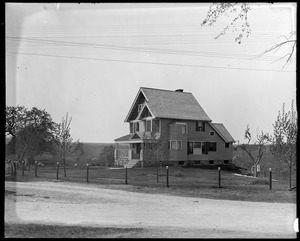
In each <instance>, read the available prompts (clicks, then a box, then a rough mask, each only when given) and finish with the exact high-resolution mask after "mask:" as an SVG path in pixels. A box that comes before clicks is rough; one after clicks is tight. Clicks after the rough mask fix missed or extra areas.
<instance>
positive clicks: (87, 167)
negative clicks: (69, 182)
mask: <svg viewBox="0 0 300 241" xmlns="http://www.w3.org/2000/svg"><path fill="white" fill-rule="evenodd" d="M86 182H89V164H88V163H87V164H86Z"/></svg>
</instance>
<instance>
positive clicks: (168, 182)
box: [166, 166, 169, 187]
mask: <svg viewBox="0 0 300 241" xmlns="http://www.w3.org/2000/svg"><path fill="white" fill-rule="evenodd" d="M166 169H167V187H169V167H168V166H166Z"/></svg>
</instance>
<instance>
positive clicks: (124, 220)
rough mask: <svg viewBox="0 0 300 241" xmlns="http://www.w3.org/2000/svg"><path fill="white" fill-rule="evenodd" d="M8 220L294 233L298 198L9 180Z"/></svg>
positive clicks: (167, 230)
mask: <svg viewBox="0 0 300 241" xmlns="http://www.w3.org/2000/svg"><path fill="white" fill-rule="evenodd" d="M5 190H6V194H7V195H5V222H8V223H44V224H61V225H84V226H94V227H98V226H101V227H136V228H137V227H140V228H145V229H146V230H147V233H145V234H144V236H142V237H161V238H172V237H178V238H187V237H188V238H295V237H296V234H295V232H294V230H293V222H294V220H295V218H296V204H287V203H263V202H245V201H228V200H212V199H201V198H191V197H176V196H169V195H161V194H147V193H136V192H128V191H123V190H111V189H104V188H101V187H99V186H96V185H93V184H84V183H83V184H72V183H59V182H18V183H15V182H5Z"/></svg>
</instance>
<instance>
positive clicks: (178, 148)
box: [177, 141, 182, 150]
mask: <svg viewBox="0 0 300 241" xmlns="http://www.w3.org/2000/svg"><path fill="white" fill-rule="evenodd" d="M177 150H182V145H181V141H177Z"/></svg>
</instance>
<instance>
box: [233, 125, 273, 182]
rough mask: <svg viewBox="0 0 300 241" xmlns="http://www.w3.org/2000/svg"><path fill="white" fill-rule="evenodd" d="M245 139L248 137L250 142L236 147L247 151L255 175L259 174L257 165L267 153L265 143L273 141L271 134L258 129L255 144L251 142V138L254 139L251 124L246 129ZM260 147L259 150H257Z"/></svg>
mask: <svg viewBox="0 0 300 241" xmlns="http://www.w3.org/2000/svg"><path fill="white" fill-rule="evenodd" d="M244 139H247V140H248V142H247V143H246V144H239V145H238V146H237V147H236V149H238V148H240V149H241V150H243V151H244V152H246V153H247V155H248V156H249V157H250V159H251V168H253V175H254V176H255V177H256V176H257V166H258V165H259V164H260V162H261V160H262V158H263V155H264V154H265V153H266V151H265V150H264V148H265V145H266V144H267V143H269V142H270V141H271V136H270V135H269V134H268V133H264V132H263V131H261V133H259V132H258V131H257V135H256V139H255V140H254V143H253V144H250V142H251V140H253V138H252V136H251V133H250V128H249V125H247V127H246V130H245V137H244ZM257 148H258V150H256V149H257Z"/></svg>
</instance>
